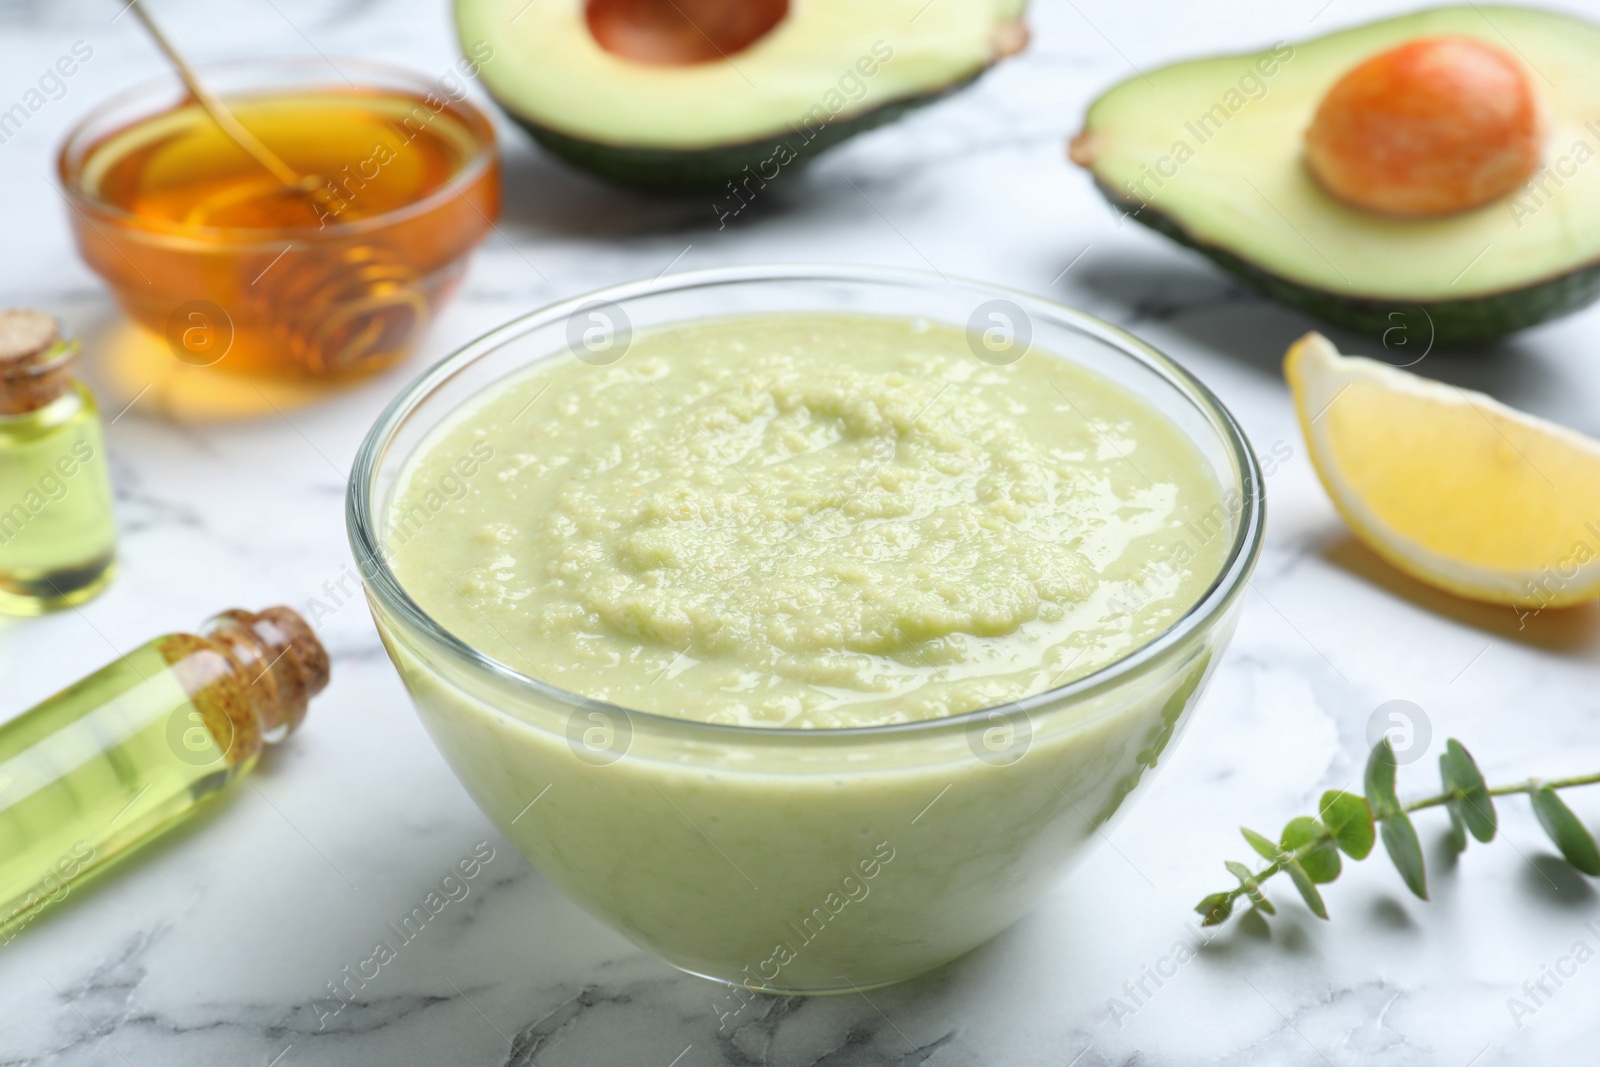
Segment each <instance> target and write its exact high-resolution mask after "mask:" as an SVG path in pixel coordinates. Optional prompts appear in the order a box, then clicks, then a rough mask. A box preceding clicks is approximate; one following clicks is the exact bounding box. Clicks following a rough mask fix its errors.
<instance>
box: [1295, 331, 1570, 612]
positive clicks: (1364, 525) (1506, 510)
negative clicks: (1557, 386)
mask: <svg viewBox="0 0 1600 1067" xmlns="http://www.w3.org/2000/svg"><path fill="white" fill-rule="evenodd" d="M1283 366H1284V374H1285V376H1286V377H1287V378H1288V379H1289V389H1290V391H1291V392H1292V393H1293V394H1294V403H1295V409H1296V411H1297V412H1298V414H1299V416H1300V429H1301V432H1302V433H1304V434H1305V439H1306V447H1307V449H1308V451H1309V452H1310V453H1311V462H1312V464H1313V465H1314V466H1315V467H1316V470H1317V475H1318V476H1319V477H1320V478H1321V479H1322V484H1323V486H1324V487H1325V488H1326V489H1327V491H1328V495H1329V496H1331V497H1332V498H1333V503H1334V506H1335V507H1337V508H1338V509H1339V513H1340V514H1341V515H1343V516H1344V519H1345V521H1346V522H1348V523H1349V524H1350V528H1351V529H1352V530H1353V531H1355V534H1356V536H1357V537H1359V538H1360V539H1361V540H1362V541H1363V542H1365V543H1366V545H1367V546H1368V547H1369V548H1371V549H1372V550H1373V551H1375V552H1377V553H1378V554H1379V555H1380V556H1382V557H1383V558H1384V559H1386V560H1388V561H1389V562H1390V563H1392V564H1394V565H1395V566H1396V567H1398V568H1399V569H1400V570H1402V571H1405V572H1406V573H1407V574H1410V575H1412V576H1413V577H1415V578H1418V579H1421V580H1422V581H1424V582H1428V583H1430V584H1432V585H1436V586H1439V587H1440V588H1443V589H1447V590H1449V591H1450V592H1452V593H1455V594H1457V595H1458V596H1463V597H1469V598H1471V599H1474V600H1484V601H1488V602H1490V603H1495V604H1510V605H1514V606H1518V607H1540V608H1547V607H1561V606H1565V605H1569V604H1576V603H1579V602H1582V601H1585V600H1593V599H1595V598H1597V597H1600V441H1595V440H1593V439H1591V438H1588V437H1585V436H1583V435H1582V434H1579V433H1575V432H1573V431H1572V430H1569V429H1566V428H1565V427H1562V426H1557V425H1556V424H1554V423H1551V422H1547V421H1546V420H1544V419H1540V418H1536V417H1535V416H1532V415H1528V414H1524V413H1523V412H1520V411H1516V410H1515V409H1513V408H1509V407H1507V406H1506V405H1504V404H1502V403H1500V402H1499V401H1497V400H1495V399H1494V398H1492V397H1489V396H1485V395H1484V394H1482V393H1475V392H1470V391H1468V390H1465V389H1459V388H1457V387H1455V386H1453V385H1445V384H1442V383H1439V382H1434V381H1429V380H1428V379H1426V378H1419V377H1417V376H1416V375H1414V374H1409V373H1407V372H1405V371H1402V370H1397V369H1395V368H1394V367H1390V366H1388V365H1387V364H1384V363H1379V362H1377V361H1376V360H1371V359H1362V358H1359V357H1353V356H1343V355H1340V354H1339V351H1338V349H1336V348H1334V347H1333V345H1332V343H1330V342H1329V341H1328V339H1327V338H1326V337H1323V336H1322V335H1321V334H1317V333H1309V334H1306V335H1305V336H1304V337H1302V338H1300V340H1298V341H1296V342H1295V343H1294V344H1292V345H1290V346H1289V352H1288V354H1287V355H1286V356H1285V357H1284V361H1283Z"/></svg>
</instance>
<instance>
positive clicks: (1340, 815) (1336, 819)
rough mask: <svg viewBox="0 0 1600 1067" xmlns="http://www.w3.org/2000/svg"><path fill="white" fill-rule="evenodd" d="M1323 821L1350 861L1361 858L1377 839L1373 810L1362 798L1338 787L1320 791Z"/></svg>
mask: <svg viewBox="0 0 1600 1067" xmlns="http://www.w3.org/2000/svg"><path fill="white" fill-rule="evenodd" d="M1321 814H1322V822H1323V824H1324V825H1325V826H1327V828H1328V832H1329V833H1331V834H1332V835H1333V839H1334V841H1336V842H1338V845H1339V847H1340V848H1341V849H1343V850H1344V854H1345V855H1347V856H1349V857H1350V858H1351V859H1353V860H1364V859H1366V858H1367V854H1368V853H1369V852H1371V851H1372V843H1373V842H1374V841H1375V840H1377V831H1376V829H1375V828H1374V826H1373V823H1372V809H1371V808H1370V807H1368V806H1367V802H1366V800H1365V799H1364V798H1362V797H1358V796H1356V795H1355V794H1354V793H1346V792H1344V791H1343V790H1340V789H1330V790H1328V791H1327V792H1326V793H1324V794H1322V804H1321Z"/></svg>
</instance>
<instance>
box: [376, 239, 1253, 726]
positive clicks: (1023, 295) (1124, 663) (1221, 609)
mask: <svg viewBox="0 0 1600 1067" xmlns="http://www.w3.org/2000/svg"><path fill="white" fill-rule="evenodd" d="M771 282H824V283H826V282H833V283H840V282H842V283H846V284H849V283H856V284H873V285H899V286H903V287H912V288H923V289H930V288H944V289H966V290H968V291H971V292H974V293H976V294H980V295H983V296H985V297H988V298H993V297H997V296H1003V297H1005V298H1007V299H1011V300H1015V301H1017V302H1018V303H1019V304H1021V305H1022V306H1023V308H1024V310H1026V311H1027V312H1028V313H1029V314H1044V315H1048V316H1049V317H1051V318H1054V319H1055V320H1057V321H1058V322H1060V323H1063V324H1065V325H1067V326H1069V327H1071V328H1074V329H1077V330H1079V331H1080V332H1084V333H1087V334H1089V335H1091V336H1093V337H1096V338H1097V339H1099V340H1101V341H1104V342H1106V343H1108V344H1109V345H1110V346H1111V347H1113V348H1115V349H1116V350H1117V351H1118V353H1119V354H1120V355H1122V356H1124V357H1126V358H1130V359H1133V360H1135V361H1136V362H1139V363H1141V364H1143V365H1144V366H1145V367H1146V368H1147V369H1150V370H1153V371H1155V372H1156V373H1157V374H1158V375H1159V376H1160V377H1162V378H1164V379H1165V380H1166V381H1167V382H1168V383H1169V384H1170V385H1172V386H1173V387H1175V388H1176V389H1177V390H1178V392H1179V393H1180V394H1181V395H1183V397H1184V398H1185V399H1186V400H1188V401H1189V402H1190V403H1191V404H1193V405H1194V406H1195V407H1196V408H1197V409H1198V410H1199V411H1200V413H1201V414H1202V415H1204V416H1205V417H1206V419H1207V421H1208V423H1209V424H1210V425H1211V428H1212V429H1213V430H1215V431H1216V432H1217V433H1218V435H1219V437H1220V438H1221V439H1222V441H1223V443H1224V444H1225V446H1226V449H1227V451H1228V452H1229V454H1230V455H1231V457H1232V459H1233V461H1234V462H1235V463H1236V464H1237V466H1238V470H1239V472H1240V477H1239V484H1238V485H1236V486H1233V487H1231V489H1230V487H1228V486H1226V485H1225V486H1224V487H1223V492H1224V500H1225V501H1226V496H1227V494H1228V493H1229V492H1230V491H1231V492H1235V493H1237V494H1238V496H1239V505H1238V518H1239V522H1238V526H1237V528H1236V529H1235V531H1234V536H1233V541H1232V544H1231V545H1230V546H1229V550H1228V555H1227V559H1226V562H1225V563H1224V564H1223V566H1222V568H1221V569H1220V571H1219V572H1218V574H1217V576H1216V578H1215V579H1214V580H1213V582H1212V584H1211V585H1210V586H1209V587H1208V588H1207V589H1206V591H1205V593H1204V594H1202V595H1201V596H1200V597H1199V598H1198V599H1197V600H1196V601H1195V602H1194V604H1193V605H1191V606H1190V607H1189V609H1188V610H1187V611H1186V612H1185V613H1184V614H1183V616H1182V617H1181V618H1179V619H1177V620H1176V621H1174V622H1173V623H1172V624H1171V625H1170V626H1168V627H1167V628H1166V629H1165V630H1163V631H1161V632H1160V633H1159V634H1157V635H1156V636H1155V637H1153V638H1151V639H1150V640H1149V641H1146V642H1145V643H1144V644H1142V645H1140V646H1139V647H1138V648H1136V649H1134V650H1133V651H1132V652H1130V653H1128V654H1127V655H1125V656H1122V657H1119V658H1118V659H1115V660H1113V661H1111V662H1110V663H1108V664H1106V665H1105V666H1103V667H1101V668H1100V669H1098V670H1096V671H1092V672H1090V673H1089V674H1086V675H1084V676H1083V677H1081V678H1076V679H1073V680H1072V681H1070V682H1067V683H1066V684H1064V685H1059V686H1055V687H1052V688H1050V689H1046V690H1043V691H1041V692H1038V693H1032V694H1029V695H1027V696H1024V697H1021V698H1018V699H1017V700H1013V701H1008V702H1006V703H1003V704H995V705H990V706H987V707H983V708H977V709H974V710H972V711H968V712H963V713H961V714H959V715H951V716H946V717H942V718H934V719H919V720H916V721H913V722H904V723H888V724H883V725H876V726H850V727H837V728H833V727H830V728H827V729H817V728H806V727H772V726H747V725H743V724H728V723H708V722H700V721H697V720H693V719H682V718H678V717H675V716H671V715H661V714H658V713H655V712H647V711H640V710H637V709H633V708H625V707H622V706H620V705H616V704H611V703H609V702H607V701H603V700H597V699H595V698H592V697H585V696H583V695H582V694H579V693H574V692H572V691H570V690H566V689H562V688H560V687H559V686H554V685H551V684H549V683H548V682H543V681H540V680H539V679H537V678H532V677H529V676H528V675H525V674H523V673H521V672H520V671H518V670H516V669H515V668H513V667H511V666H509V665H508V664H504V663H501V662H500V661H499V660H496V659H494V658H493V657H491V656H488V655H486V654H484V653H483V652H480V651H479V650H477V649H476V648H473V647H472V646H471V645H469V644H467V643H466V642H465V641H463V640H461V639H460V638H459V637H457V636H456V635H455V634H454V633H452V632H451V631H450V630H448V629H446V628H445V627H444V626H443V625H441V624H440V623H439V622H437V621H436V620H435V619H434V618H433V617H432V616H431V615H429V614H428V613H427V612H426V611H424V610H423V609H422V607H421V606H420V605H419V604H417V603H416V601H415V600H413V599H412V598H411V596H410V594H409V593H407V592H406V590H405V589H404V587H403V586H402V585H401V584H400V582H399V579H398V578H397V577H396V576H395V574H394V571H393V570H392V569H391V568H390V566H389V563H388V561H387V559H386V558H385V556H384V554H383V550H382V547H381V544H380V542H379V540H378V536H377V535H378V528H377V526H376V524H375V523H374V521H373V515H372V478H373V474H374V472H375V471H376V469H377V464H378V462H379V461H380V460H381V459H382V458H383V457H384V455H385V453H386V451H387V448H388V446H389V443H390V442H391V440H392V438H393V435H394V433H395V431H396V430H397V429H398V427H399V426H400V425H401V424H402V423H403V422H404V421H405V420H406V418H408V417H409V416H410V415H411V413H412V412H413V411H415V410H416V409H417V408H418V407H419V406H421V404H422V403H424V402H425V401H426V400H427V399H428V397H430V396H431V395H432V394H433V392H434V391H435V390H436V389H437V388H438V387H439V386H441V385H443V384H444V383H445V382H447V381H448V380H449V379H450V378H452V377H453V376H454V375H455V374H456V373H457V371H459V370H460V369H462V368H463V367H466V366H468V365H470V364H472V363H474V362H476V361H477V360H478V359H480V358H483V357H485V356H488V355H489V354H491V353H493V352H494V351H496V350H497V349H499V348H500V347H501V346H502V345H504V344H506V343H508V342H510V341H512V340H514V339H516V338H518V337H520V336H522V335H524V334H526V333H529V332H531V331H533V330H535V329H538V328H540V327H543V326H547V325H549V324H551V323H553V322H557V321H559V320H561V319H563V318H566V317H567V316H569V315H571V314H572V313H573V312H575V311H577V310H579V309H580V308H583V307H585V306H589V305H592V304H593V303H595V302H596V301H605V302H607V303H612V304H620V305H623V306H624V307H625V306H626V303H625V302H626V301H628V300H631V299H634V298H638V297H645V296H651V295H657V294H661V293H667V292H674V291H689V290H693V289H705V288H713V287H719V286H728V285H737V284H742V283H771ZM864 313H865V314H871V313H872V312H870V311H866V312H864ZM686 321H688V320H686ZM556 351H559V349H558V350H556ZM551 354H553V353H551ZM549 355H550V354H546V355H542V356H539V357H537V358H538V359H547V358H549ZM1180 432H1182V431H1180ZM1185 436H1188V435H1187V434H1186V435H1185ZM1191 439H1192V438H1191ZM1230 510H1232V509H1231V508H1230ZM345 525H346V533H347V535H348V538H349V541H350V547H351V551H352V552H353V554H354V556H355V560H356V564H357V570H358V572H359V573H360V576H361V581H362V583H363V585H364V586H365V587H366V590H367V593H368V596H369V597H372V598H374V599H375V600H376V601H377V602H378V603H379V604H381V605H382V608H383V609H384V610H386V611H388V612H390V613H393V614H395V615H397V616H399V617H400V618H401V619H402V620H403V621H404V622H405V623H407V624H408V625H410V626H412V627H414V628H415V629H417V630H418V631H419V632H421V633H422V634H423V635H425V636H426V637H427V638H428V639H429V640H430V641H432V642H433V644H434V645H436V646H438V647H441V648H443V649H444V650H446V651H447V652H448V653H449V654H450V655H451V656H452V657H453V658H454V659H455V660H456V661H457V662H458V663H460V664H461V665H463V666H465V667H466V668H468V670H469V671H474V672H480V673H487V674H488V675H490V676H491V677H493V678H495V679H497V680H499V681H500V682H502V683H506V684H509V685H510V686H511V687H513V688H514V689H520V690H524V691H528V692H531V693H533V694H535V695H536V696H538V697H540V698H542V699H544V700H546V701H553V702H556V703H558V704H564V705H568V706H571V707H574V708H584V709H586V710H592V711H600V712H602V713H605V714H607V715H612V716H617V717H619V718H620V719H621V720H622V721H625V722H627V723H629V724H630V725H632V724H637V723H647V724H649V725H650V726H651V727H652V728H654V729H658V730H666V731H670V732H678V733H690V734H702V735H704V736H706V737H707V738H708V739H717V740H721V741H727V740H730V739H733V738H739V739H742V740H743V741H745V742H747V743H748V742H761V741H767V742H771V741H783V740H790V741H796V740H799V739H800V738H804V739H805V740H806V741H807V742H808V743H811V744H816V743H819V742H827V741H828V740H830V739H832V740H836V741H842V742H845V743H849V742H858V741H862V740H866V739H872V738H902V737H904V736H906V735H908V734H918V733H927V732H932V731H941V730H949V729H951V728H957V729H967V728H970V727H971V726H973V725H974V724H985V723H991V722H993V721H995V719H996V717H997V716H998V717H1004V718H1007V719H1009V718H1013V717H1015V716H1018V715H1023V716H1028V715H1030V713H1031V712H1033V711H1034V709H1036V708H1038V707H1040V706H1041V705H1046V704H1049V705H1058V704H1077V703H1080V702H1081V701H1083V700H1086V699H1089V698H1092V697H1094V696H1096V695H1099V694H1101V693H1103V692H1106V691H1108V690H1110V689H1112V688H1114V687H1115V686H1117V685H1118V684H1119V683H1120V682H1121V681H1122V680H1123V679H1124V678H1125V677H1126V676H1128V675H1131V674H1135V673H1137V672H1138V671H1139V670H1140V669H1141V668H1143V667H1144V666H1146V665H1147V664H1150V663H1152V662H1154V661H1158V660H1160V659H1161V658H1162V657H1163V656H1165V655H1166V654H1167V653H1168V652H1169V651H1170V650H1172V649H1173V648H1174V647H1177V646H1179V645H1182V644H1183V643H1184V641H1185V640H1186V639H1187V638H1189V637H1190V636H1191V635H1192V634H1194V633H1195V632H1196V631H1199V630H1202V629H1204V628H1206V627H1208V626H1210V625H1212V624H1213V623H1215V622H1216V621H1218V620H1219V619H1220V618H1221V617H1222V616H1223V615H1224V614H1225V613H1226V611H1227V610H1228V609H1229V608H1230V607H1231V606H1232V604H1233V603H1234V602H1235V601H1236V600H1237V599H1238V598H1239V597H1240V596H1241V595H1242V594H1243V591H1244V588H1245V585H1246V583H1247V582H1248V580H1249V577H1250V574H1251V572H1252V571H1253V570H1254V569H1255V564H1256V560H1257V559H1258V558H1259V556H1260V554H1261V547H1262V542H1263V538H1264V532H1265V525H1266V494H1265V485H1264V480H1263V477H1262V474H1261V467H1260V464H1259V462H1258V461H1257V459H1256V456H1255V452H1254V450H1253V449H1252V448H1251V446H1250V442H1249V439H1248V438H1247V437H1246V436H1245V433H1244V430H1243V428H1242V427H1241V426H1240V425H1239V423H1238V421H1237V420H1236V419H1235V418H1234V416H1233V414H1232V412H1230V411H1229V410H1228V409H1227V407H1225V406H1224V405H1223V404H1222V402H1221V401H1220V400H1219V399H1217V397H1216V395H1215V394H1214V393H1212V392H1211V390H1210V389H1209V388H1207V387H1206V386H1205V385H1204V384H1203V383H1202V382H1201V381H1200V380H1199V379H1198V378H1196V377H1195V376H1194V375H1193V374H1192V373H1190V372H1189V371H1188V370H1187V369H1185V368H1184V367H1183V366H1182V365H1181V364H1179V363H1178V362H1177V361H1176V360H1173V359H1172V358H1171V357H1169V356H1166V355H1165V354H1163V353H1162V352H1160V351H1159V350H1157V349H1156V348H1154V347H1153V346H1151V345H1149V344H1147V343H1145V342H1144V341H1141V340H1139V339H1138V338H1137V337H1135V336H1133V335H1132V334H1130V333H1128V332H1127V331H1126V330H1123V329H1121V328H1119V327H1117V326H1113V325H1111V324H1110V323H1108V322H1105V321H1104V320H1102V319H1099V318H1097V317H1095V316H1093V315H1090V314H1088V313H1087V312H1083V311H1079V310H1077V309H1075V308H1071V307H1068V306H1067V305H1065V304H1060V303H1057V302H1056V301H1053V300H1050V299H1048V298H1045V297H1040V296H1036V295H1034V294H1031V293H1027V292H1024V291H1022V290H1019V289H1011V288H1008V287H1005V286H999V285H994V284H991V283H988V282H982V281H977V280H974V279H969V278H963V277H956V276H949V275H938V274H934V273H932V272H928V271H917V270H909V269H903V268H896V267H869V266H859V265H845V264H831V263H816V264H812V263H800V264H770V265H751V266H738V267H718V268H711V269H706V270H696V271H685V272H683V273H680V274H672V275H667V276H666V277H664V278H663V277H660V276H658V277H656V278H654V279H645V280H640V281H634V282H626V283H623V284H621V285H614V286H608V287H606V288H603V289H598V290H595V291H593V292H589V293H583V294H580V295H578V296H574V297H570V298H568V299H565V300H560V301H557V302H555V303H553V304H548V305H546V306H544V307H542V308H539V309H537V310H535V311H531V312H528V313H526V314H523V315H519V316H517V317H516V318H514V319H511V320H510V321H509V322H506V323H505V324H503V325H501V326H499V327H497V328H496V329H493V330H491V331H489V332H488V333H486V334H483V335H481V336H479V337H477V338H475V339H474V340H472V341H469V342H468V343H467V344H465V345H462V346H461V347H460V348H458V349H456V350H455V351H454V352H452V353H450V354H449V355H447V356H445V357H444V358H443V359H441V360H439V361H438V362H437V363H435V364H433V365H432V366H431V367H429V368H428V369H427V370H425V371H423V372H422V373H421V374H419V375H418V376H417V377H416V378H414V379H412V380H411V382H409V383H408V384H407V385H406V386H405V388H403V389H402V390H401V391H400V392H399V393H398V394H397V395H396V396H395V397H394V399H393V400H391V401H390V402H389V404H388V405H387V406H386V407H385V408H384V409H383V411H382V413H381V414H379V416H378V418H377V421H376V422H374V423H373V425H372V428H371V429H370V430H368V431H367V434H366V436H365V437H364V438H363V439H362V442H361V446H360V448H359V449H358V450H357V452H356V457H355V462H354V464H353V465H352V467H351V470H350V478H349V482H348V491H347V493H346V497H345ZM374 606H375V607H376V605H374ZM510 714H512V715H513V717H515V718H518V719H519V720H521V721H524V722H526V721H527V720H526V719H524V718H523V717H522V716H520V715H517V714H516V713H515V712H512V713H510Z"/></svg>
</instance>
